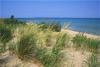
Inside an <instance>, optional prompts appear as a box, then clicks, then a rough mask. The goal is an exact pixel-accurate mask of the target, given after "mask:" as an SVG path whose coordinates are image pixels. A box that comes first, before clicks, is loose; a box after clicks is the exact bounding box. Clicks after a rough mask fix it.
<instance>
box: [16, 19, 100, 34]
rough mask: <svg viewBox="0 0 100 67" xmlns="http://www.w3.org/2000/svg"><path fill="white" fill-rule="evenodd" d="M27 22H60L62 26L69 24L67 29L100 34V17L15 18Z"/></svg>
mask: <svg viewBox="0 0 100 67" xmlns="http://www.w3.org/2000/svg"><path fill="white" fill-rule="evenodd" d="M16 19H18V20H21V21H26V22H27V23H29V22H32V23H40V22H42V21H46V22H47V23H52V22H60V24H61V25H62V28H64V26H65V25H67V24H70V25H69V27H68V28H67V29H69V30H73V31H78V32H83V33H84V32H85V33H89V34H93V35H100V18H16Z"/></svg>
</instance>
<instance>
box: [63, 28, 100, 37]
mask: <svg viewBox="0 0 100 67" xmlns="http://www.w3.org/2000/svg"><path fill="white" fill-rule="evenodd" d="M61 31H62V32H65V33H68V34H70V35H71V36H72V37H74V36H75V35H77V34H78V33H79V32H77V31H72V30H64V29H62V30H61ZM84 35H85V36H87V37H89V38H100V36H97V35H92V34H87V33H84Z"/></svg>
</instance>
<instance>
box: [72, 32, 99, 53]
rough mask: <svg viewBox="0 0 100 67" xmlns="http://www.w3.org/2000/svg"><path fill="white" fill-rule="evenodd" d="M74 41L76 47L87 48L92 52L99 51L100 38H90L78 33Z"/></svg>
mask: <svg viewBox="0 0 100 67" xmlns="http://www.w3.org/2000/svg"><path fill="white" fill-rule="evenodd" d="M73 43H74V44H75V45H74V47H75V48H85V49H86V50H89V51H91V52H98V49H99V48H100V40H99V39H92V38H88V37H87V36H85V35H84V34H77V35H76V36H75V37H73Z"/></svg>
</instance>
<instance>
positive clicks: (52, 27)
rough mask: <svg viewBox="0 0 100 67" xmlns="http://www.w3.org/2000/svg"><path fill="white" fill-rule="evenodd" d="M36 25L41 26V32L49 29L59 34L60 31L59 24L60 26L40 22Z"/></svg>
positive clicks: (55, 23) (54, 23)
mask: <svg viewBox="0 0 100 67" xmlns="http://www.w3.org/2000/svg"><path fill="white" fill-rule="evenodd" d="M38 25H42V26H41V27H40V28H41V29H42V30H44V29H48V28H49V29H51V30H53V31H56V32H60V31H61V24H60V22H52V23H49V22H45V21H42V22H40V23H38Z"/></svg>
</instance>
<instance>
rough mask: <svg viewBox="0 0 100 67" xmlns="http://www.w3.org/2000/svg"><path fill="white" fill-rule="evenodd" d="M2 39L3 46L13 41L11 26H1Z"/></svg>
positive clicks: (0, 35) (0, 34) (0, 37)
mask: <svg viewBox="0 0 100 67" xmlns="http://www.w3.org/2000/svg"><path fill="white" fill-rule="evenodd" d="M0 39H1V42H2V43H3V44H6V43H7V42H8V41H10V40H11V39H12V33H11V29H10V28H9V26H6V25H5V24H2V25H0Z"/></svg>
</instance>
